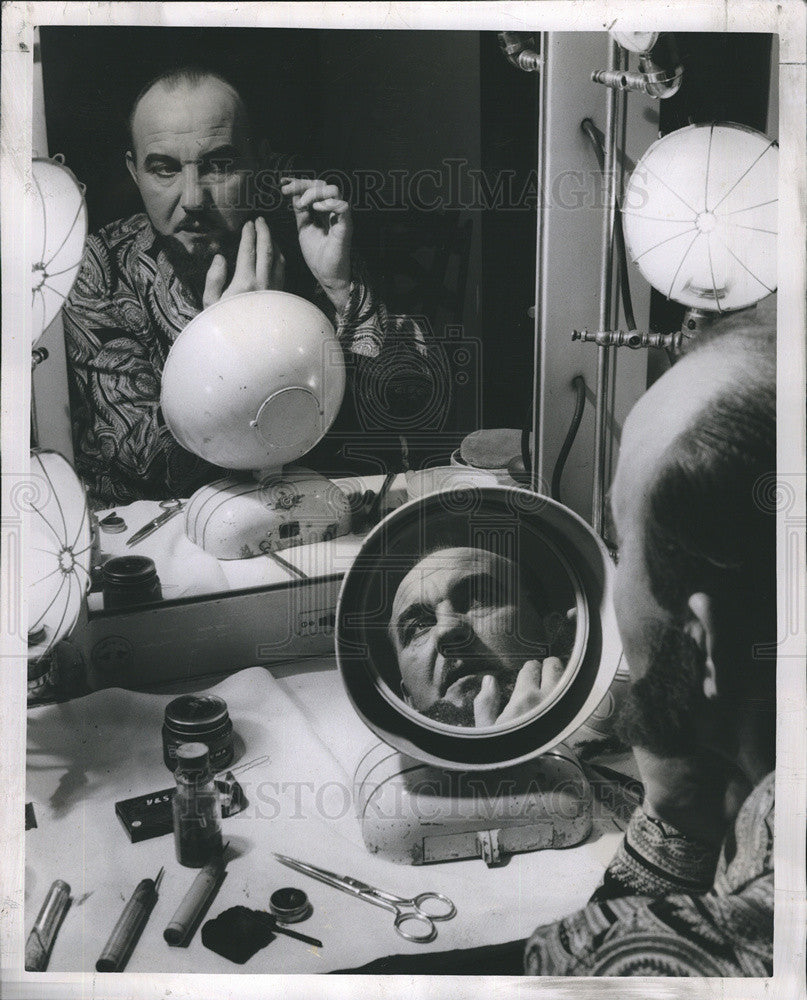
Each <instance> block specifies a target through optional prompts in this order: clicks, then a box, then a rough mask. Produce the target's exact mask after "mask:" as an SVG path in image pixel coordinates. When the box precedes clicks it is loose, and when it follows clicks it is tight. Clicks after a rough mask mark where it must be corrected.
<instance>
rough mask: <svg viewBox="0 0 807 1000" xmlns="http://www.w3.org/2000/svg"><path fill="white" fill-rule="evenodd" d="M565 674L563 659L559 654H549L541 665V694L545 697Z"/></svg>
mask: <svg viewBox="0 0 807 1000" xmlns="http://www.w3.org/2000/svg"><path fill="white" fill-rule="evenodd" d="M562 674H563V660H561V659H559V658H558V657H557V656H547V658H546V659H545V660H544V662H543V665H542V667H541V696H542V697H543V698H545V697H546V696H547V695H548V694H549V692H550V691H551V690H552V688H554V687H555V686H556V685H557V683H558V681H560V678H561V676H562Z"/></svg>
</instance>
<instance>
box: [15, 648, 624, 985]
mask: <svg viewBox="0 0 807 1000" xmlns="http://www.w3.org/2000/svg"><path fill="white" fill-rule="evenodd" d="M215 690H216V691H217V692H218V693H219V694H221V695H222V696H223V697H224V698H225V700H226V701H227V704H228V706H229V710H230V716H231V718H232V720H233V724H234V727H235V730H236V733H237V734H238V736H239V738H240V742H241V743H242V744H243V749H242V751H241V753H240V756H239V758H238V759H237V760H236V761H235V762H234V765H233V766H234V767H236V773H237V774H238V770H239V769H240V767H241V766H243V765H246V764H249V763H250V762H256V763H255V764H254V765H253V766H251V767H249V769H246V768H244V771H243V773H242V774H241V775H240V777H239V780H240V782H241V784H242V786H243V787H244V790H245V792H246V795H247V799H248V800H249V805H248V806H247V808H246V810H245V811H244V813H242V814H241V815H239V816H234V817H231V818H229V819H227V820H225V821H224V835H225V839H227V840H229V842H230V845H231V851H232V852H234V853H235V854H236V855H237V856H236V857H235V858H234V860H232V861H231V862H230V863H229V866H228V874H227V877H226V879H225V880H224V883H223V885H222V887H221V889H220V891H219V893H218V895H217V896H216V897H215V899H214V900H213V903H212V905H211V907H210V911H209V913H208V916H209V917H214V916H216V915H217V914H219V913H220V912H222V911H223V910H225V909H227V908H228V907H231V906H235V905H244V906H248V907H252V908H255V909H267V908H268V902H269V896H270V895H271V893H272V892H273V891H274V890H275V889H277V888H280V887H281V886H289V885H291V886H297V887H299V888H302V889H304V890H305V892H306V893H307V894H308V896H309V898H310V900H311V902H312V904H313V908H314V912H313V915H312V916H311V917H310V919H308V920H307V921H305V922H303V923H301V924H297V925H294V928H293V929H296V930H299V931H301V932H302V933H304V934H308V935H309V936H312V937H318V938H320V939H321V940H322V941H323V943H324V947H323V948H322V949H321V950H320V949H315V948H313V947H311V946H309V945H306V944H303V943H301V942H299V941H294V940H292V939H290V938H288V937H278V938H277V939H276V940H275V941H273V942H272V943H271V944H270V945H269V946H268V947H267V948H265V949H264V950H262V951H259V952H258V953H257V954H256V955H255V956H254V957H253V958H252V959H250V960H249V961H248V962H247V963H246V964H245V965H243V966H239V965H233V964H231V963H230V962H228V961H227V960H226V959H224V958H221V957H220V956H219V955H217V954H215V953H214V952H212V951H209V950H208V949H207V948H205V947H204V946H203V945H202V942H201V937H200V932H199V931H197V932H196V935H195V936H194V939H193V941H192V942H191V944H190V946H189V947H188V948H171V947H169V946H168V945H167V944H166V943H165V941H164V940H163V936H162V933H163V930H164V928H165V926H166V924H167V923H168V921H169V920H170V919H171V917H172V916H173V914H174V911H175V909H176V907H177V905H178V904H179V902H180V900H181V899H182V897H183V895H184V893H185V892H186V890H187V889H188V888H189V886H190V884H191V883H192V881H193V879H194V877H195V872H194V870H192V869H186V868H182V867H181V866H180V865H179V864H178V863H177V861H176V860H175V856H174V845H173V838H172V837H171V836H170V835H168V836H164V837H159V838H156V839H153V840H147V841H143V842H141V843H139V844H131V843H130V842H129V839H128V836H127V834H126V832H125V831H124V829H123V826H122V825H121V823H120V821H119V820H118V818H117V817H116V815H115V806H114V804H115V802H116V801H117V800H119V799H122V798H128V797H131V796H134V795H139V794H143V793H147V792H150V791H157V790H159V789H162V788H167V787H168V786H169V785H171V784H172V781H173V779H172V776H171V774H170V773H169V771H168V770H167V769H166V767H165V765H164V764H163V762H162V744H161V735H160V727H161V723H162V713H163V709H164V707H165V705H166V703H167V702H168V701H169V700H170V698H171V697H173V695H170V694H159V695H157V694H140V693H133V692H128V691H123V690H121V689H118V688H111V689H107V690H104V691H99V692H96V693H94V694H91V695H88V696H86V697H84V698H80V699H76V700H74V701H71V702H67V703H64V704H58V705H50V706H42V707H39V708H35V709H32V710H30V711H29V714H28V744H29V750H28V777H27V788H26V798H27V800H30V801H32V802H33V804H34V809H35V813H36V819H37V824H38V826H37V828H36V829H32V830H29V831H28V832H27V833H26V834H25V837H26V841H25V844H26V894H25V899H26V903H25V907H26V909H25V927H26V933H27V931H28V930H30V927H31V925H32V923H33V921H34V919H35V917H36V913H37V912H38V910H39V907H40V905H41V903H42V900H43V899H44V897H45V894H46V892H47V890H48V887H49V886H50V884H51V882H53V880H54V879H56V878H61V879H64V880H65V881H67V882H68V883H69V884H70V886H71V887H72V895H73V903H72V905H71V907H70V909H69V910H68V912H67V915H66V917H65V919H64V922H63V924H62V928H61V931H60V933H59V935H58V937H57V939H56V943H55V946H54V949H53V953H52V956H51V960H50V964H49V966H48V971H49V972H82V973H92V975H93V977H95V975H96V974H95V972H94V968H95V961H96V959H97V958H98V955H99V954H100V951H101V949H102V947H103V945H104V943H105V941H106V938H107V936H108V934H109V932H110V930H111V928H112V926H113V924H114V922H115V921H116V920H117V918H118V916H119V915H120V912H121V910H122V908H123V905H124V902H125V900H126V899H128V898H129V896H130V895H131V893H132V891H133V889H134V887H135V885H136V884H137V882H138V881H139V880H140V879H143V878H153V877H154V875H155V874H156V873H157V871H158V869H159V868H160V866H161V865H164V866H165V869H166V873H165V878H164V881H163V884H162V887H161V891H160V897H159V900H158V902H157V905H156V907H155V909H154V911H153V913H152V915H151V918H150V920H149V922H148V924H147V925H146V928H145V930H144V932H143V935H142V937H141V939H140V942H139V944H138V946H137V948H136V949H135V951H134V953H133V955H132V957H131V959H130V960H129V963H128V966H127V969H126V971H127V972H140V973H143V972H151V973H157V972H165V973H171V972H197V973H222V974H232V973H237V972H245V973H289V972H299V973H305V972H327V971H329V970H333V969H344V968H350V967H354V966H357V965H360V964H363V963H365V962H367V961H370V960H371V959H374V958H378V957H381V956H384V955H391V954H420V953H425V952H427V951H443V950H450V949H455V948H469V947H474V946H478V945H482V944H495V943H499V942H504V941H508V940H513V939H516V938H519V937H524V936H526V935H527V934H529V933H530V932H531V930H532V929H533V928H534V927H536V926H537V925H539V924H541V923H545V922H547V921H550V920H553V919H556V918H558V917H560V916H563V915H565V914H567V913H568V912H570V911H571V910H573V909H575V908H576V907H578V906H580V905H582V904H583V903H585V901H586V899H587V898H588V896H589V894H590V893H591V891H592V890H593V889H594V887H595V885H596V884H597V882H598V880H599V879H600V877H601V875H602V872H603V869H604V867H605V865H606V864H607V862H608V861H609V860H610V858H611V857H612V855H613V852H614V850H615V847H616V843H617V839H618V835H617V834H615V833H609V834H605V835H603V834H602V833H598V832H596V830H597V827H596V826H595V833H593V834H592V836H591V837H590V838H589V840H588V841H587V842H586V843H585V844H584V845H582V846H580V847H576V848H571V849H568V850H565V851H541V852H535V853H530V854H520V855H515V856H513V857H511V858H510V859H509V861H508V862H507V863H506V864H505V865H504V866H503V867H500V868H493V869H488V868H486V867H485V865H484V863H483V862H482V861H481V860H470V861H459V862H450V863H444V864H436V865H427V866H423V867H408V866H399V865H395V864H392V863H390V862H387V861H383V860H381V859H379V858H378V857H374V856H372V855H370V854H368V852H367V851H366V849H365V848H364V845H363V843H362V840H361V832H360V829H359V825H358V822H357V820H356V819H355V818H354V813H353V805H352V788H351V784H352V775H353V769H354V767H355V764H356V763H357V762H358V760H359V758H360V757H361V755H362V753H363V752H364V751H365V750H366V749H367V748H368V747H369V746H371V745H372V744H373V743H374V742H376V741H375V739H374V737H373V736H372V734H371V733H370V732H369V730H367V729H366V728H365V727H364V725H363V723H362V722H361V721H360V720H359V718H358V716H357V715H356V714H355V713H354V711H353V709H352V708H351V706H350V704H349V702H348V700H347V697H346V695H345V694H344V691H343V689H342V684H341V680H340V677H339V674H338V672H337V671H336V668H335V665H334V662H333V660H332V659H331V658H325V659H323V660H321V661H318V662H315V663H312V662H310V661H309V662H308V663H307V664H306V665H305V667H303V668H300V669H298V668H295V667H288V666H287V667H283V668H274V671H273V672H272V673H270V672H269V671H268V670H266V669H264V668H262V667H253V668H251V669H247V670H242V671H241V672H240V673H237V674H235V675H233V676H231V677H229V678H227V679H226V680H224V681H223V682H221V683H220V684H219V685H217V686H216V688H215ZM272 851H277V852H279V853H285V854H289V855H291V856H292V857H296V858H300V859H301V860H304V861H310V862H312V863H314V864H317V865H320V866H321V867H324V868H328V869H331V870H332V871H336V872H338V873H339V874H346V875H351V876H354V877H356V878H360V879H362V880H364V881H367V882H369V883H372V884H373V885H376V886H378V887H380V888H383V889H386V890H389V891H391V892H396V893H402V894H414V893H417V892H419V891H422V890H424V889H436V890H438V891H439V892H442V893H444V894H446V895H448V896H449V897H450V898H451V899H453V900H454V902H455V903H456V906H457V916H456V917H455V918H454V919H453V920H451V921H448V922H445V923H441V924H439V925H438V935H437V938H436V939H435V941H433V942H432V943H431V944H428V945H418V944H411V943H409V942H406V941H404V940H403V939H402V938H400V937H399V936H398V935H397V934H396V933H395V931H394V930H393V927H392V915H391V914H389V913H387V912H386V911H385V910H382V909H379V908H376V907H372V906H369V905H368V904H367V903H364V902H361V901H359V900H353V899H350V898H349V897H348V896H346V895H345V894H344V893H340V892H338V891H337V890H335V889H332V888H330V887H329V886H325V885H322V884H320V883H318V882H315V881H313V880H311V879H308V878H306V877H305V876H302V875H296V874H295V873H293V872H290V871H289V870H288V869H286V868H284V867H283V866H282V865H280V864H279V863H278V862H277V861H275V859H274V858H273V857H272V856H271V852H272ZM98 988H100V989H101V992H103V987H102V986H99V987H98Z"/></svg>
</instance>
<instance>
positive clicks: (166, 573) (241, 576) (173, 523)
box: [89, 475, 407, 610]
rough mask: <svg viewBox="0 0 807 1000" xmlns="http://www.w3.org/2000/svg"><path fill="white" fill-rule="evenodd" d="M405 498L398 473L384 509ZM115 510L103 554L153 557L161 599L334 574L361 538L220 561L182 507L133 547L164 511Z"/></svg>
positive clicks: (140, 504)
mask: <svg viewBox="0 0 807 1000" xmlns="http://www.w3.org/2000/svg"><path fill="white" fill-rule="evenodd" d="M383 481H384V477H383V476H365V477H361V478H359V477H354V478H352V479H336V480H334V482H336V483H337V484H338V485H339V486H341V487H342V488H343V489H344V490H345V492H346V493H347V494H348V495H352V494H357V493H359V494H360V493H362V492H364V491H365V490H373V491H378V489H379V488H380V487H381V484H382V483H383ZM406 499H407V494H406V482H405V480H404V477H403V475H399V476H398V477H397V479H396V480H395V481H394V482H393V484H392V488H391V489H390V491H389V493H388V494H387V496H386V498H385V501H384V505H383V509H384V511H388V510H392V509H393V508H394V507H397V506H399V505H400V504H401V503H403V502H404V501H405V500H406ZM115 510H116V512H117V514H118V516H119V517H122V518H123V520H124V521H125V523H126V530H125V531H123V532H120V533H119V534H112V533H108V532H105V531H103V530H102V531H100V532H99V541H100V548H101V553H102V554H103V556H104V557H112V556H122V555H142V556H148V557H149V558H150V559H153V560H154V564H155V566H156V568H157V575H158V576H159V578H160V582H161V587H162V595H163V598H164V599H165V600H173V599H177V598H186V597H193V596H201V595H203V594H205V595H207V594H220V593H227V592H230V591H237V590H246V589H249V588H252V587H265V586H270V585H272V584H283V583H288V582H290V581H294V580H296V579H302V578H305V577H317V576H328V575H330V574H332V573H338V574H340V575H341V574H343V573H345V571H346V570H347V569H348V567H349V566H350V564H351V563H352V562H353V560H354V559H355V557H356V555H357V553H358V551H359V548H360V546H361V542H362V537H363V536H358V535H354V534H350V535H342V536H340V537H337V538H334V539H332V540H331V541H329V542H317V543H315V544H313V545H298V546H292V547H291V548H288V549H282V550H281V551H280V552H277V553H271V554H267V555H265V556H258V557H256V558H253V559H221V560H220V559H216V558H215V557H214V556H212V555H209V554H208V553H207V552H204V551H203V550H202V549H200V548H199V547H198V546H197V545H195V544H194V543H193V542H191V541H190V540H189V539H188V538H187V537H186V536H185V512H184V510H183V511H180V513H179V514H176V515H175V516H174V517H172V518H171V519H170V520H168V521H166V522H165V523H164V524H162V525H160V527H159V528H158V529H157V530H156V531H154V532H153V533H152V534H151V535H149V536H147V537H146V538H144V539H143V540H142V541H140V542H137V543H136V544H135V545H133V546H127V544H126V542H127V539H129V538H131V536H132V535H133V534H134V533H135V532H136V531H137V530H138V529H139V528H142V527H143V525H145V524H147V523H148V522H149V521H151V520H152V519H153V518H156V517H158V516H159V515H160V514H162V513H164V511H163V509H162V508H161V507H160V505H159V503H157V501H156V500H138V501H136V502H135V503H131V504H128V505H127V506H125V507H117V508H115ZM109 513H110V511H100V512H99V514H98V516H99V518H103V517H105V516H106V515H107V514H109ZM89 607H90V609H91V610H98V609H100V608H102V607H103V599H102V597H101V594H100V593H93V594H91V595H90V597H89Z"/></svg>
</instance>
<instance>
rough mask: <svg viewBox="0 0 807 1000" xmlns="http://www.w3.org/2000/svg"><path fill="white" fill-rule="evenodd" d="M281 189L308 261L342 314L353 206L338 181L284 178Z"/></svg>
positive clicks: (346, 292) (347, 291)
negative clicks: (336, 182)
mask: <svg viewBox="0 0 807 1000" xmlns="http://www.w3.org/2000/svg"><path fill="white" fill-rule="evenodd" d="M280 190H281V191H282V192H283V194H285V195H290V196H291V203H292V206H293V208H294V215H295V218H296V220H297V237H298V239H299V241H300V249H301V250H302V253H303V257H304V258H305V262H306V264H307V265H308V268H309V270H310V271H311V273H312V274H313V275H314V277H315V278H316V279H317V281H318V282H319V284H320V285H321V286H322V290H323V291H324V292H325V294H326V295H327V296H328V298H329V299H330V300H331V302H332V303H333V304H334V307H335V308H336V312H337V314H338V315H342V314H343V313H344V311H345V309H346V308H347V303H348V298H349V295H350V278H351V275H350V244H351V238H352V235H353V219H352V218H351V214H350V205H348V203H347V202H346V201H345V200H344V199H343V198H342V197H341V192H340V191H339V188H338V187H337V186H336V185H335V184H326V183H325V181H317V180H310V179H306V178H297V179H295V180H290V179H289V178H287V177H283V178H281V188H280Z"/></svg>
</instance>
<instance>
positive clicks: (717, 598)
mask: <svg viewBox="0 0 807 1000" xmlns="http://www.w3.org/2000/svg"><path fill="white" fill-rule="evenodd" d="M706 352H716V354H713V356H712V357H711V358H709V359H708V360H709V361H710V362H711V363H714V362H715V360H716V358H719V359H720V362H719V364H720V365H721V367H722V368H723V372H724V377H723V378H722V379H721V381H720V385H719V388H717V389H716V391H715V392H714V394H713V395H711V397H710V398H709V399H708V400H707V402H706V403H705V404H704V405H703V406H702V407H701V408H700V411H699V412H698V413H697V414H696V415H695V416H694V418H693V419H691V420H690V421H689V424H688V426H687V427H686V428H685V429H684V430H683V431H682V432H681V433H679V434H678V435H677V436H676V438H675V439H674V440H673V441H672V442H671V443H670V445H669V446H668V448H667V449H666V451H665V453H664V455H663V456H662V459H661V461H660V463H659V471H658V474H657V475H656V477H655V478H654V481H653V483H652V484H651V487H650V490H649V492H648V495H647V497H646V502H645V507H644V510H645V532H644V539H645V560H646V564H647V569H648V573H649V577H650V584H651V588H652V590H653V593H654V596H655V598H656V600H657V601H658V602H659V603H660V604H661V605H662V606H663V607H664V608H666V609H667V610H668V611H670V612H671V613H672V614H674V615H678V614H682V613H684V609H685V606H686V602H687V600H688V598H689V596H690V595H692V594H694V593H698V592H703V593H706V594H708V595H709V596H710V598H711V599H712V600H713V601H714V602H715V603H716V607H717V608H718V611H719V613H720V615H721V616H722V618H723V621H730V620H732V618H733V619H734V620H735V621H736V623H737V626H738V628H739V629H740V630H741V631H746V632H747V635H748V636H749V637H752V638H753V641H754V642H768V641H773V639H774V638H775V628H776V601H775V594H776V536H775V526H776V521H775V511H774V504H773V502H772V501H771V496H772V494H773V493H774V492H775V480H774V478H773V477H774V474H775V470H776V354H775V334H774V331H773V330H772V329H767V330H766V329H760V328H755V327H740V328H736V329H731V330H728V331H727V332H725V333H721V334H718V335H715V336H714V337H712V338H710V339H709V340H706V341H704V342H703V343H702V345H700V346H698V347H697V348H696V352H693V354H691V355H688V356H687V357H686V358H685V359H684V361H682V362H681V363H682V364H689V365H695V364H697V363H699V362H700V361H701V360H705V359H706V358H705V356H706ZM723 363H724V365H723Z"/></svg>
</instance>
